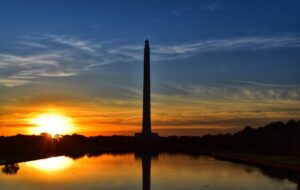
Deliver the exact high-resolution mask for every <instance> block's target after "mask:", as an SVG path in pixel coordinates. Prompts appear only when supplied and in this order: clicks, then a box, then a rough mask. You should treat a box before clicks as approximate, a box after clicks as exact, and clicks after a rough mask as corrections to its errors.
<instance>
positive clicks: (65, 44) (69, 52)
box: [0, 34, 300, 86]
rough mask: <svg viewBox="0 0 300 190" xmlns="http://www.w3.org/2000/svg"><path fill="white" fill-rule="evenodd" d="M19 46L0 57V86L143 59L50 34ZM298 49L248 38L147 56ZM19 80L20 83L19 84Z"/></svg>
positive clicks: (155, 49)
mask: <svg viewBox="0 0 300 190" xmlns="http://www.w3.org/2000/svg"><path fill="white" fill-rule="evenodd" d="M24 40H25V41H24ZM26 40H27V41H26ZM17 43H18V42H17ZM19 43H21V44H23V46H24V47H26V48H27V49H26V51H24V52H23V53H22V54H20V53H0V68H1V71H0V72H1V77H0V84H3V85H6V86H15V85H23V84H27V83H29V82H30V81H33V80H35V78H41V77H69V76H74V75H80V74H82V73H84V72H89V71H95V69H99V68H101V67H103V66H105V65H107V64H114V63H137V62H141V61H142V59H143V45H141V44H140V43H139V44H137V43H127V44H125V45H124V43H125V42H117V41H111V42H109V41H103V42H96V41H93V40H86V39H85V40H83V39H79V38H76V37H72V36H66V35H54V34H46V35H41V36H36V37H30V36H25V37H22V41H21V42H19ZM298 47H300V37H299V36H294V35H284V36H268V37H266V36H252V37H236V38H226V39H210V40H201V41H194V42H185V43H175V44H158V45H151V52H152V60H153V61H154V62H160V61H172V60H178V59H185V58H188V57H192V56H196V55H199V54H203V53H207V52H224V51H257V50H260V51H261V50H269V49H276V48H277V49H278V48H298ZM20 78H22V79H23V80H22V81H19V80H21V79H20ZM24 79H26V80H24ZM14 82H15V85H14V84H13V83H14Z"/></svg>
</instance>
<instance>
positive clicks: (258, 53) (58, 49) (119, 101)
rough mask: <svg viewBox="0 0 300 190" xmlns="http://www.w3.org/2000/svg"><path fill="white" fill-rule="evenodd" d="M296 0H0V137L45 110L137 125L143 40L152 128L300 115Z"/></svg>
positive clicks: (112, 127)
mask: <svg viewBox="0 0 300 190" xmlns="http://www.w3.org/2000/svg"><path fill="white" fill-rule="evenodd" d="M299 10H300V1H299V0H285V1H282V0H273V1H269V0H268V1H266V0H245V1H239V0H226V1H225V0H224V1H221V0H220V1H214V0H210V1H208V0H195V1H193V0H185V1H176V0H173V1H171V0H170V1H168V0H164V1H162V0H159V1H158V0H157V1H155V0H153V1H141V0H139V1H138V0H130V1H121V0H119V1H117V0H110V1H105V0H103V1H94V0H90V1H84V0H81V1H79V0H74V1H67V0H66V1H62V0H61V1H58V0H51V1H47V0H42V1H39V0H25V1H24V0H22V1H21V0H20V1H15V0H2V1H0V42H1V43H0V102H1V104H0V135H15V134H31V133H32V132H33V131H34V130H33V129H34V128H35V127H36V126H35V125H34V124H32V123H31V122H30V120H31V119H32V118H36V117H38V116H39V115H40V114H47V113H55V114H60V115H64V116H66V117H68V118H70V119H72V127H73V130H72V132H74V133H75V132H76V133H79V134H83V135H87V136H93V135H114V134H115V135H119V134H120V135H124V134H125V135H133V134H134V132H138V131H140V130H141V121H142V117H141V116H142V77H143V75H142V74H143V73H142V72H143V46H144V40H145V39H146V38H147V39H149V40H150V48H151V90H152V94H151V98H152V129H153V131H155V132H159V133H160V134H161V135H203V134H207V133H212V134H215V133H228V132H235V131H237V130H240V129H242V128H243V127H245V126H247V125H251V126H253V127H260V126H263V125H265V124H267V123H268V122H271V121H278V120H282V121H287V120H289V119H300V88H299V87H300V22H299V18H300V11H299Z"/></svg>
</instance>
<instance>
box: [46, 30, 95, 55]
mask: <svg viewBox="0 0 300 190" xmlns="http://www.w3.org/2000/svg"><path fill="white" fill-rule="evenodd" d="M45 37H48V38H49V39H50V40H52V41H54V42H57V43H60V44H63V45H67V46H70V47H73V48H76V49H79V50H83V51H86V52H89V53H94V52H96V48H97V47H99V44H98V45H95V44H94V43H91V42H90V41H88V40H80V39H78V38H74V37H70V36H65V35H54V34H47V35H45Z"/></svg>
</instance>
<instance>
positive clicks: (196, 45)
mask: <svg viewBox="0 0 300 190" xmlns="http://www.w3.org/2000/svg"><path fill="white" fill-rule="evenodd" d="M295 47H300V37H299V36H293V35H285V36H273V37H267V36H253V37H239V38H238V37H236V38H227V39H215V40H203V41H197V42H188V43H181V44H175V45H161V46H157V48H156V49H155V50H154V52H155V53H157V54H161V55H167V54H171V55H182V54H185V55H193V54H195V53H199V52H212V51H229V50H263V49H265V50H267V49H274V48H295Z"/></svg>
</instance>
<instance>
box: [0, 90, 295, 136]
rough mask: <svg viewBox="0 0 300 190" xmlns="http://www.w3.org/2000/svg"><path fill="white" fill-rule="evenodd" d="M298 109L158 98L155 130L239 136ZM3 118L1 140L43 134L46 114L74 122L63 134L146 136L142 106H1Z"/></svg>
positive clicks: (114, 103)
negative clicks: (42, 120) (41, 122)
mask: <svg viewBox="0 0 300 190" xmlns="http://www.w3.org/2000/svg"><path fill="white" fill-rule="evenodd" d="M298 107H300V104H299V103H297V104H295V102H291V101H280V102H279V101H278V102H277V103H276V102H266V101H261V102H259V101H257V102H253V101H249V102H248V101H243V102H242V101H230V102H226V101H212V100H202V101H201V100H199V99H198V100H197V99H189V100H187V99H184V98H181V97H158V96H154V97H153V103H152V130H153V131H154V132H159V133H160V135H163V136H168V135H204V134H207V133H212V134H216V133H228V132H235V131H238V130H240V129H242V128H243V127H245V126H246V125H251V126H253V127H258V126H263V125H264V124H267V123H268V122H271V121H278V120H282V121H286V120H289V119H297V117H298V118H299V112H297V111H296V112H294V113H293V112H290V111H289V112H287V111H284V109H296V110H297V108H298ZM257 110H261V111H259V112H258V111H257ZM281 110H283V111H281ZM1 112H2V114H1V115H0V129H1V130H0V135H2V136H11V135H16V134H40V132H43V131H41V129H39V128H41V126H39V125H37V123H34V122H32V120H33V119H36V118H38V117H40V115H45V114H46V115H47V114H48V115H49V114H50V115H51V114H52V115H53V114H54V115H58V116H62V117H66V118H69V119H70V120H71V121H72V122H71V126H69V129H68V130H66V131H64V130H62V131H64V132H63V133H62V134H73V133H77V134H82V135H85V136H96V135H134V133H135V132H139V131H141V123H142V122H141V121H142V117H141V116H142V104H141V101H137V100H134V101H129V100H128V101H110V100H107V102H106V103H104V104H102V105H101V104H93V103H92V102H86V103H81V104H79V103H77V104H76V102H72V103H69V104H63V103H58V104H57V105H55V104H54V103H53V102H52V103H45V104H44V103H39V104H36V105H33V104H32V105H26V104H17V103H16V104H15V105H6V106H2V107H1ZM47 122H48V121H47ZM49 122H51V121H49ZM54 124H55V122H54ZM47 125H48V124H47ZM53 127H54V126H53ZM48 128H49V126H48ZM50 128H51V123H50ZM57 130H58V131H60V130H59V129H57ZM45 132H49V131H45Z"/></svg>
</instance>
